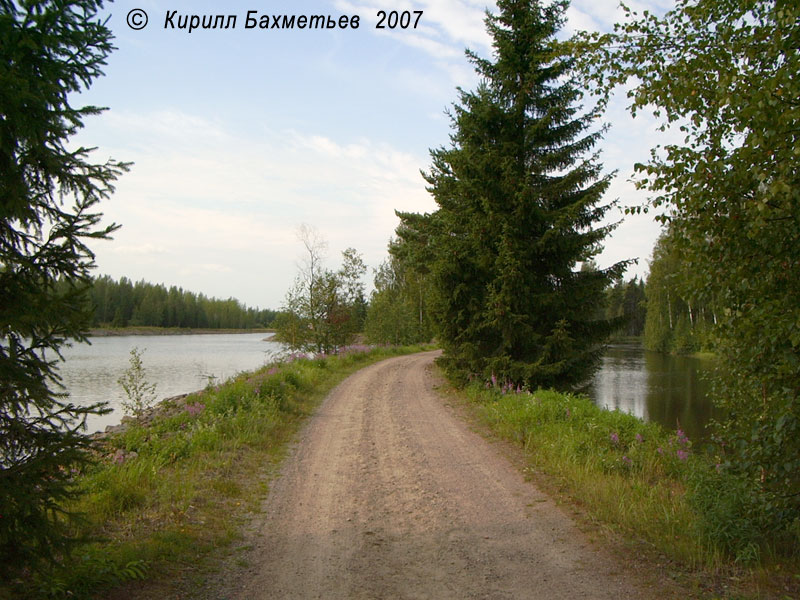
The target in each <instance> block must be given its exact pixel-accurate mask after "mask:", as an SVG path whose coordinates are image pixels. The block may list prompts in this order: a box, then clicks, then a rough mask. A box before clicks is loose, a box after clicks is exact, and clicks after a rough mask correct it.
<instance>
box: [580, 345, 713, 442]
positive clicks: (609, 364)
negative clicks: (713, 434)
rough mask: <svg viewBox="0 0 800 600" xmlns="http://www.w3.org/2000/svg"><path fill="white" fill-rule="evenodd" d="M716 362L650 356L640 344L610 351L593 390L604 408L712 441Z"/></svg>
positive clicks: (654, 354) (618, 347)
mask: <svg viewBox="0 0 800 600" xmlns="http://www.w3.org/2000/svg"><path fill="white" fill-rule="evenodd" d="M712 369H713V361H711V360H709V359H699V358H694V357H688V356H670V355H667V354H660V353H658V352H650V351H647V350H645V349H644V348H642V346H640V345H638V344H618V345H612V346H610V347H609V348H608V350H607V352H606V354H605V356H604V357H603V362H602V366H601V368H600V370H599V371H598V372H597V374H596V375H595V377H594V379H593V380H592V383H591V385H590V387H589V389H588V394H589V396H590V397H591V398H592V400H593V401H594V402H595V404H597V405H598V406H601V407H604V408H608V409H610V410H614V409H618V410H620V411H622V412H627V413H631V414H633V415H636V416H637V417H639V418H641V419H643V420H645V421H655V422H657V423H660V424H662V425H664V426H665V427H667V428H669V429H673V430H674V429H677V428H678V427H680V428H681V429H683V430H684V431H685V432H686V434H687V435H688V436H689V438H690V439H692V440H695V441H702V440H704V439H707V437H708V434H707V432H706V429H705V427H706V424H707V423H708V422H709V420H710V419H711V417H712V416H716V413H715V411H714V409H713V407H712V404H711V398H710V393H709V382H708V380H707V379H708V376H709V375H710V374H711V371H712Z"/></svg>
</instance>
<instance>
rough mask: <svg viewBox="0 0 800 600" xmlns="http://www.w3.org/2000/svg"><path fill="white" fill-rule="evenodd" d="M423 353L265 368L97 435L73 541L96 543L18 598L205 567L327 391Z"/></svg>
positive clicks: (84, 593)
mask: <svg viewBox="0 0 800 600" xmlns="http://www.w3.org/2000/svg"><path fill="white" fill-rule="evenodd" d="M424 349H426V348H423V347H407V348H379V349H374V350H371V351H365V349H361V350H358V351H353V352H349V353H344V354H343V355H341V356H332V357H328V358H325V359H313V360H310V359H299V360H293V361H291V362H286V363H280V364H273V365H268V366H266V367H264V368H262V369H260V370H258V371H255V372H252V373H243V374H241V375H239V376H237V377H235V378H233V379H231V380H229V381H227V382H226V383H224V384H222V385H219V386H216V387H213V388H208V389H206V390H205V391H203V392H200V393H196V394H193V395H191V396H189V397H187V398H186V399H185V403H181V404H179V405H175V404H173V405H171V406H165V407H163V408H164V410H163V411H161V414H160V416H159V417H157V418H156V419H155V420H154V421H153V422H152V423H151V424H150V425H149V426H146V427H144V426H140V425H137V424H133V425H131V426H129V427H128V429H127V430H125V431H123V432H121V433H118V434H115V435H112V436H110V437H108V438H106V439H105V440H104V442H103V450H102V453H101V455H100V457H99V458H100V460H99V461H98V463H97V465H96V466H95V467H93V468H91V469H90V470H88V471H87V472H85V473H83V474H81V475H79V476H78V478H77V484H78V485H79V487H80V488H81V490H82V492H83V494H82V496H81V500H80V501H79V502H78V503H77V505H76V506H74V507H72V508H74V509H77V510H78V511H80V512H82V513H83V514H84V515H85V522H84V523H83V525H82V526H80V527H79V528H77V529H76V530H75V534H76V536H81V537H82V536H86V537H90V538H93V539H95V541H94V542H92V543H89V544H86V545H84V546H83V547H82V548H80V549H79V550H78V551H77V552H76V553H75V555H74V556H73V557H72V559H71V560H68V561H66V562H65V564H64V567H63V568H61V569H57V570H56V571H54V572H53V573H52V575H51V576H50V577H49V578H48V579H47V580H44V581H38V582H36V583H35V584H34V585H28V586H27V587H26V590H25V591H24V592H23V595H24V596H26V597H30V598H58V597H81V598H91V597H93V595H98V596H101V597H102V596H103V595H104V593H106V592H107V591H108V590H109V589H110V588H113V587H114V586H116V585H119V584H120V583H121V582H124V581H126V580H130V579H139V578H147V579H149V580H150V582H162V583H163V582H168V581H169V580H171V579H173V578H174V577H175V576H176V575H178V574H179V573H181V572H183V571H185V570H186V569H187V568H188V569H192V570H196V569H198V568H200V569H202V568H203V565H206V564H211V563H212V562H213V558H214V557H218V556H219V554H220V552H221V551H222V550H223V549H224V548H226V547H227V546H229V545H230V544H231V542H232V541H234V540H235V539H237V537H238V535H239V528H240V525H241V521H242V519H241V518H242V516H243V515H245V514H246V513H247V512H248V511H253V510H257V509H258V507H259V505H260V502H261V500H262V499H263V497H264V495H265V493H266V491H267V489H268V486H267V482H268V479H269V477H270V476H271V475H272V474H274V472H275V467H276V466H277V465H278V463H279V461H280V459H281V458H282V457H283V456H284V453H285V449H286V447H287V444H288V442H289V441H290V440H291V439H292V437H293V436H294V434H295V432H296V431H297V430H298V428H299V426H300V425H301V424H302V422H303V421H304V420H305V419H306V417H308V416H309V415H310V414H311V413H312V412H313V410H314V409H315V408H316V406H317V405H318V404H319V402H320V401H321V400H322V399H323V398H324V397H325V395H326V394H327V393H328V392H329V391H330V390H331V389H332V388H333V387H334V386H335V385H336V384H338V383H339V382H340V381H341V380H342V379H344V378H345V377H346V376H348V375H349V374H351V373H353V372H354V371H356V370H358V369H360V368H362V367H364V366H366V365H368V364H371V363H374V362H377V361H379V360H382V359H384V358H387V357H390V356H396V355H400V354H407V353H411V352H416V351H420V350H424ZM165 585H169V584H168V583H165ZM0 587H2V586H0ZM0 592H2V589H0ZM0 595H2V594H0ZM69 595H71V596H69Z"/></svg>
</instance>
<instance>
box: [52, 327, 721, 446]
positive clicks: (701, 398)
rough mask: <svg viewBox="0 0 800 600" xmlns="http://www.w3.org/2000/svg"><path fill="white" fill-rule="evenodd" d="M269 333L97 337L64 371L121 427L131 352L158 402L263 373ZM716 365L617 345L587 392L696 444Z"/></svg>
mask: <svg viewBox="0 0 800 600" xmlns="http://www.w3.org/2000/svg"><path fill="white" fill-rule="evenodd" d="M268 335H269V334H265V333H251V334H219V335H209V334H202V335H171V336H119V337H98V338H92V339H91V342H92V344H91V345H87V344H76V345H75V346H73V347H72V348H66V349H65V350H64V357H65V359H66V362H64V363H62V365H61V368H60V373H61V375H62V377H63V382H64V385H65V387H66V389H67V391H69V393H70V396H71V398H72V401H73V402H75V403H76V404H82V405H85V404H91V403H93V402H100V401H108V402H109V404H110V406H111V407H112V408H113V409H114V412H112V413H110V414H108V415H104V416H100V417H93V418H92V419H91V420H90V421H89V430H90V431H98V430H102V429H105V427H106V426H107V425H114V424H117V423H119V421H120V419H121V418H122V416H123V413H122V410H121V409H120V400H122V399H123V398H124V397H125V394H124V392H123V391H122V388H121V386H120V385H119V384H118V383H117V380H118V379H119V378H120V377H121V376H122V374H123V373H124V372H125V370H126V369H127V368H128V367H129V365H130V363H129V358H130V351H131V349H132V348H134V347H138V348H139V350H140V351H142V362H143V365H144V369H145V375H146V379H147V381H148V382H150V383H155V384H156V395H157V397H158V399H159V400H160V399H163V398H168V397H170V396H175V395H178V394H185V393H188V392H193V391H195V390H199V389H202V388H203V387H205V386H206V385H207V384H208V380H209V377H210V376H213V377H215V378H217V380H225V379H227V378H229V377H232V376H234V375H236V374H237V373H240V372H242V371H252V370H254V369H258V368H259V367H261V366H263V365H264V364H266V363H268V362H270V360H271V359H272V358H273V357H274V356H276V355H277V354H279V353H280V352H281V345H280V344H277V343H275V342H267V341H265V339H264V338H265V337H267V336H268ZM711 368H712V363H711V362H710V361H708V360H701V359H698V358H691V357H683V356H669V355H664V354H659V353H657V352H648V351H646V350H644V349H643V348H642V347H641V346H640V345H638V344H618V345H613V346H610V347H609V348H608V350H607V352H606V354H605V356H604V357H603V360H602V365H601V368H600V370H599V371H598V372H597V374H596V375H595V377H594V379H593V380H592V383H591V385H590V386H589V389H588V390H587V392H588V394H589V396H590V397H591V398H592V400H593V401H594V402H595V403H596V404H597V405H598V406H601V407H603V408H608V409H610V410H614V409H618V410H621V411H623V412H628V413H631V414H633V415H636V416H637V417H639V418H641V419H644V420H645V421H656V422H658V423H661V424H662V425H664V426H665V427H668V428H670V429H676V428H677V427H680V428H682V429H683V430H684V431H685V432H686V433H687V435H688V436H689V437H690V438H691V439H693V440H696V441H701V440H703V439H705V438H706V437H707V434H706V432H705V425H706V424H707V423H708V421H709V419H710V418H711V417H712V414H713V410H712V406H711V401H710V399H709V397H708V386H709V384H708V382H707V381H706V376H707V375H708V374H709V373H710V370H711Z"/></svg>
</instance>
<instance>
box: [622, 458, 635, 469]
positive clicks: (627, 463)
mask: <svg viewBox="0 0 800 600" xmlns="http://www.w3.org/2000/svg"><path fill="white" fill-rule="evenodd" d="M622 462H624V463H625V464H626V465H627V466H629V467H630V466H632V465H633V461H632V460H631V459H630V458H628V457H627V456H623V457H622Z"/></svg>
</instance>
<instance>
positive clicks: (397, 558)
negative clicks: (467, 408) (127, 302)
mask: <svg viewBox="0 0 800 600" xmlns="http://www.w3.org/2000/svg"><path fill="white" fill-rule="evenodd" d="M435 356H436V353H424V354H416V355H412V356H406V357H400V358H394V359H390V360H387V361H384V362H381V363H378V364H376V365H373V366H371V367H368V368H366V369H364V370H362V371H360V372H358V373H356V374H355V375H353V376H351V377H350V378H349V379H347V380H346V381H344V382H343V383H342V384H341V385H340V386H339V387H338V388H336V389H335V390H334V391H333V392H332V393H331V395H330V396H329V397H328V398H327V400H326V401H325V403H324V404H323V405H322V406H321V408H320V410H319V411H318V413H317V414H316V415H315V416H314V417H313V418H312V419H311V421H310V422H309V423H308V425H307V427H306V428H305V430H304V433H303V435H302V437H301V439H300V441H299V442H298V445H297V447H296V449H295V451H294V452H293V454H292V456H291V457H290V458H289V459H287V461H286V463H285V465H284V468H283V470H282V473H281V475H280V477H279V478H278V479H277V480H276V481H275V482H274V484H273V487H272V489H271V491H270V495H269V498H268V499H267V504H266V509H265V512H264V514H262V515H259V520H260V521H259V526H258V527H257V528H256V529H255V530H254V532H253V534H252V536H253V537H252V539H251V540H249V542H250V543H251V544H252V549H251V550H250V551H249V552H248V555H247V556H246V558H247V560H248V563H249V567H247V568H245V569H242V570H239V572H238V573H236V574H235V575H231V577H233V578H234V579H235V580H233V581H226V582H225V587H226V594H225V597H227V598H238V599H241V600H254V599H261V598H264V599H267V598H325V599H339V598H386V599H389V598H391V599H401V598H408V599H410V598H431V599H444V598H458V599H465V598H491V599H504V598H525V599H537V598H542V599H548V600H553V599H558V598H569V599H574V598H598V599H600V598H609V599H611V598H613V599H614V600H618V599H620V598H644V597H652V595H651V594H648V593H646V592H645V591H644V587H643V586H642V585H641V584H638V583H637V582H636V581H635V580H634V576H633V575H631V574H627V573H626V571H625V567H624V566H621V565H618V564H614V561H613V559H610V558H609V557H608V556H605V555H604V554H603V553H602V552H601V551H600V550H599V549H598V548H597V547H596V546H593V545H592V544H590V543H589V542H587V541H586V539H585V537H584V536H583V534H582V533H581V532H580V531H579V530H578V529H577V528H576V527H575V525H574V524H573V523H572V522H571V521H570V520H569V519H568V518H567V517H566V516H565V515H564V513H563V512H562V511H561V510H560V509H559V508H557V507H556V506H555V505H554V503H553V502H552V501H551V500H550V499H548V497H547V496H545V495H544V494H542V493H541V492H539V491H538V490H537V489H536V488H535V487H533V485H531V484H530V483H527V482H525V481H524V479H523V477H522V476H521V475H520V473H519V472H518V470H516V469H515V468H514V467H513V466H512V465H511V464H510V463H509V462H508V460H507V459H506V458H504V457H503V456H502V455H501V454H500V453H499V452H498V451H497V449H496V448H495V447H493V446H492V445H491V444H489V443H487V442H486V441H484V440H483V439H482V438H481V437H479V436H478V435H477V434H475V433H473V432H472V431H471V430H470V429H469V428H468V427H467V426H466V425H465V424H464V423H463V422H462V421H460V420H459V419H457V418H455V417H454V415H453V412H452V409H449V408H448V407H447V406H445V404H444V402H443V400H442V398H441V397H439V395H438V394H437V393H436V392H435V391H434V389H433V388H434V376H433V375H432V374H431V372H430V368H429V367H430V365H431V363H432V361H433V359H434V358H435Z"/></svg>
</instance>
